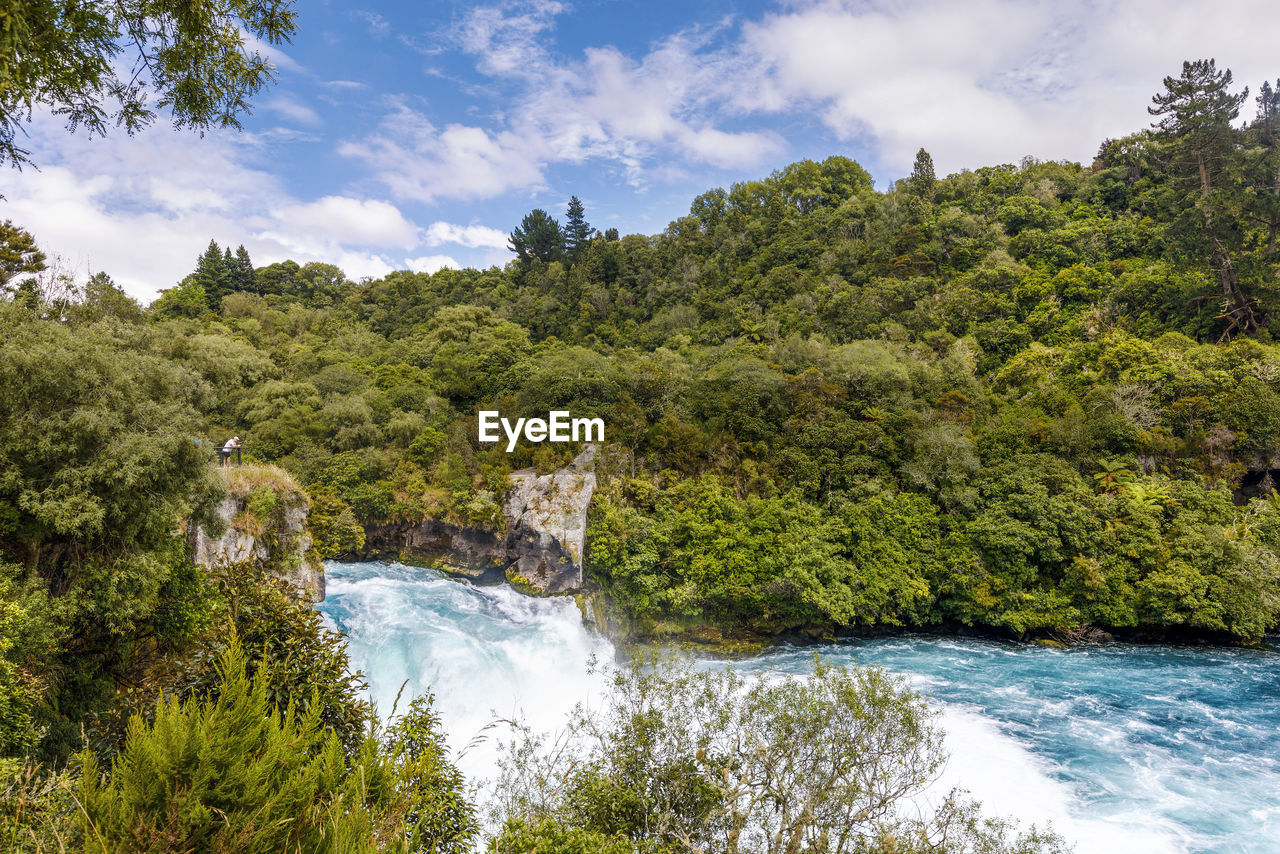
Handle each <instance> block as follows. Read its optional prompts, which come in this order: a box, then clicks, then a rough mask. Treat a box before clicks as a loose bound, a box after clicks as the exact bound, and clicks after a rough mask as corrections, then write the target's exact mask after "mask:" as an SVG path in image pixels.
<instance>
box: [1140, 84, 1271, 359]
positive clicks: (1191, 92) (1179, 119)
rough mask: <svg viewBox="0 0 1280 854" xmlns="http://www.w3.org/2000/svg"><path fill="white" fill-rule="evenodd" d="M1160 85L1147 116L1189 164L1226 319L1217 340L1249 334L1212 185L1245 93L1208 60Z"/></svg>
mask: <svg viewBox="0 0 1280 854" xmlns="http://www.w3.org/2000/svg"><path fill="white" fill-rule="evenodd" d="M1164 87H1165V91H1164V92H1161V93H1158V94H1156V95H1154V96H1152V98H1151V101H1152V105H1153V106H1150V107H1148V108H1147V112H1149V113H1150V114H1151V115H1153V116H1160V117H1161V118H1160V120H1159V121H1158V122H1156V123H1155V127H1157V128H1159V129H1160V130H1161V131H1162V132H1163V133H1164V134H1165V135H1167V136H1169V137H1170V138H1171V139H1172V140H1173V141H1174V143H1175V150H1177V151H1179V152H1180V153H1182V154H1183V155H1184V160H1185V161H1187V162H1188V163H1194V166H1195V177H1196V179H1197V180H1198V185H1199V199H1198V200H1197V202H1196V207H1197V208H1198V209H1199V211H1200V214H1201V219H1202V223H1203V228H1202V235H1203V239H1204V241H1205V243H1207V245H1208V248H1209V251H1210V259H1211V260H1210V264H1211V266H1212V267H1213V269H1214V271H1215V272H1216V273H1217V275H1218V280H1219V283H1220V285H1221V287H1222V295H1223V298H1224V300H1225V307H1224V313H1225V314H1226V315H1227V316H1228V317H1229V318H1230V326H1228V328H1227V330H1226V331H1225V332H1224V333H1223V336H1224V337H1227V336H1229V335H1230V334H1231V333H1232V332H1233V331H1235V330H1236V329H1240V330H1241V331H1243V332H1245V333H1251V332H1254V331H1255V330H1256V329H1257V328H1258V321H1257V317H1256V315H1255V312H1254V307H1253V304H1252V300H1251V299H1250V298H1249V296H1248V295H1247V294H1246V293H1245V291H1244V289H1243V287H1242V286H1241V284H1240V280H1239V276H1238V274H1237V271H1236V267H1235V264H1234V262H1233V260H1232V254H1231V246H1230V242H1231V237H1230V234H1229V232H1230V231H1231V229H1232V226H1233V224H1232V222H1231V219H1232V217H1231V215H1230V212H1229V211H1228V210H1227V206H1228V205H1229V204H1230V202H1231V201H1232V200H1231V199H1230V198H1229V196H1230V194H1229V193H1228V192H1227V191H1226V189H1225V188H1223V187H1221V186H1215V183H1217V182H1216V179H1218V178H1219V177H1220V176H1221V174H1222V172H1223V171H1224V170H1225V169H1226V168H1227V166H1228V163H1229V161H1230V159H1231V156H1232V154H1233V151H1234V148H1235V135H1234V132H1233V131H1232V128H1231V122H1232V121H1234V120H1235V118H1236V116H1237V115H1239V113H1240V105H1241V104H1242V103H1244V100H1245V98H1246V97H1248V94H1249V90H1248V89H1247V88H1246V89H1245V90H1244V91H1243V92H1240V93H1239V94H1232V93H1231V92H1230V87H1231V70H1230V69H1226V70H1224V71H1218V69H1217V66H1216V65H1215V64H1214V61H1213V60H1212V59H1198V60H1196V61H1194V62H1184V63H1182V74H1181V75H1180V76H1179V77H1166V78H1165V79H1164Z"/></svg>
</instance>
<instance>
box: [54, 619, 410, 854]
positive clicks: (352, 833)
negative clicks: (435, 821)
mask: <svg viewBox="0 0 1280 854" xmlns="http://www.w3.org/2000/svg"><path fill="white" fill-rule="evenodd" d="M246 664H247V661H246V659H245V655H244V653H243V651H242V650H241V649H240V647H239V645H238V644H234V643H233V644H232V645H231V646H230V647H229V648H228V650H227V651H226V652H225V653H224V654H223V655H222V658H221V661H220V663H219V669H220V671H221V675H222V682H221V685H220V687H219V692H218V697H217V699H216V700H211V701H202V700H198V699H192V700H188V701H187V702H185V703H179V702H178V700H177V699H172V700H170V701H169V702H168V703H160V704H158V705H157V708H156V710H155V718H154V721H153V722H151V723H147V722H146V721H145V719H144V718H143V717H141V716H136V717H135V718H134V719H133V720H132V721H131V722H130V726H129V734H128V737H127V740H126V742H125V745H124V749H123V750H122V751H121V752H120V753H119V754H118V755H117V756H116V758H115V761H114V762H113V764H112V767H111V768H110V770H109V771H108V773H106V774H105V775H104V774H101V773H100V772H99V769H98V764H97V760H96V758H95V757H94V756H93V754H92V753H89V752H87V751H86V752H85V753H82V754H81V755H80V758H81V760H82V762H83V766H84V767H83V773H82V775H81V778H80V780H79V785H78V789H79V791H78V802H79V803H80V804H81V806H82V811H81V815H80V821H81V822H82V825H83V831H84V841H85V850H86V851H91V852H98V854H109V852H110V854H116V852H119V854H123V852H155V854H160V852H170V851H172V852H178V851H223V852H228V854H230V852H243V854H250V852H263V854H266V852H274V851H286V850H290V851H294V850H297V851H333V852H338V851H341V852H352V854H355V852H366V851H367V852H370V854H373V852H375V851H378V850H380V847H379V846H377V845H376V844H375V842H374V840H375V837H376V836H378V835H380V834H379V831H380V830H383V828H381V827H380V825H381V824H382V822H381V821H379V818H380V816H379V815H378V812H379V810H378V809H377V808H378V801H380V800H384V799H388V798H389V795H390V793H391V791H392V790H393V786H394V771H393V769H392V768H391V767H389V763H387V761H386V760H385V759H384V758H383V757H381V756H379V755H378V754H377V753H376V752H374V751H373V750H372V749H369V750H364V751H360V752H358V753H357V755H356V756H355V757H353V758H354V759H355V762H354V763H353V766H354V767H351V768H348V767H347V758H346V756H345V755H344V753H343V749H342V742H341V740H340V739H339V738H338V736H337V735H336V734H335V733H334V732H333V730H331V729H329V728H328V727H326V726H324V724H323V723H322V722H321V720H320V710H319V707H318V706H313V707H312V708H311V709H309V710H307V711H302V710H300V709H299V708H298V707H297V706H295V705H294V704H293V703H289V704H288V706H287V707H286V708H275V707H274V703H273V701H272V699H271V698H270V696H269V694H268V683H267V680H266V679H265V678H263V677H262V676H255V677H254V678H252V679H250V678H249V677H248V676H247V675H246V672H245V668H246ZM384 832H385V831H384Z"/></svg>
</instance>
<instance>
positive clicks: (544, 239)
mask: <svg viewBox="0 0 1280 854" xmlns="http://www.w3.org/2000/svg"><path fill="white" fill-rule="evenodd" d="M507 245H508V246H509V247H510V249H511V250H512V251H513V252H515V253H516V255H517V256H518V257H519V259H520V260H521V261H522V262H524V263H528V262H530V261H533V260H535V259H536V260H538V261H543V262H545V263H551V262H552V261H560V260H563V259H564V233H563V232H562V231H561V230H560V223H559V222H557V221H556V220H554V219H552V218H551V215H550V214H548V213H547V212H546V211H544V210H542V209H541V208H537V209H535V210H532V211H529V213H528V214H526V215H525V218H524V219H523V220H521V221H520V227H519V228H517V229H516V230H515V231H513V232H511V240H510V242H509V243H508V244H507Z"/></svg>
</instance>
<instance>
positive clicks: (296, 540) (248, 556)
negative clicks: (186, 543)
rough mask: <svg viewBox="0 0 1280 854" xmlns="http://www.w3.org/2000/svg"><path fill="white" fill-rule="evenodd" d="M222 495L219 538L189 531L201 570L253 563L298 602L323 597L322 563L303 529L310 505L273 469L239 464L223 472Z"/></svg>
mask: <svg viewBox="0 0 1280 854" xmlns="http://www.w3.org/2000/svg"><path fill="white" fill-rule="evenodd" d="M224 477H225V478H226V480H227V497H226V498H225V499H223V501H222V503H221V504H220V505H219V506H218V516H219V518H220V519H222V521H223V522H224V523H225V524H226V529H225V531H224V532H223V533H222V535H221V536H219V537H212V536H210V535H209V534H208V533H207V532H206V531H205V530H203V529H202V528H200V527H198V526H196V527H193V528H192V529H191V531H190V532H189V536H190V537H191V545H192V552H193V559H194V560H195V561H196V563H199V564H202V565H204V566H206V567H214V566H232V565H235V564H239V563H244V562H246V561H255V562H257V563H259V564H260V565H262V566H264V567H267V568H268V569H270V570H271V571H272V572H273V573H275V574H276V575H277V576H278V577H280V578H282V579H283V580H284V581H285V582H287V583H288V585H289V586H290V587H291V588H292V589H293V590H294V592H295V594H296V595H297V597H298V598H299V599H302V600H304V601H306V602H319V601H320V600H322V599H324V565H323V564H322V563H321V561H320V559H319V558H318V556H316V554H315V552H314V551H313V549H312V540H311V533H310V532H309V531H308V530H307V515H308V513H309V512H310V501H309V500H308V499H307V494H306V492H304V491H303V490H302V488H301V487H300V486H298V485H297V484H296V483H295V482H294V481H293V478H291V477H290V476H289V475H288V473H286V472H285V471H284V470H283V469H280V468H277V467H275V466H241V467H238V468H234V469H228V470H226V471H225V473H224Z"/></svg>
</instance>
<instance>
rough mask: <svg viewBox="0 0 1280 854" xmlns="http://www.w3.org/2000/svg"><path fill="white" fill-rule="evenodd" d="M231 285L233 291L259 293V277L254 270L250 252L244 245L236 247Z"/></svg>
mask: <svg viewBox="0 0 1280 854" xmlns="http://www.w3.org/2000/svg"><path fill="white" fill-rule="evenodd" d="M231 285H232V289H233V290H237V291H246V292H248V293H253V294H256V293H258V292H259V291H258V276H257V274H256V273H255V272H254V270H253V261H251V260H250V259H249V250H247V249H245V248H244V244H241V245H240V246H238V247H236V255H235V258H234V259H233V260H232V261H231Z"/></svg>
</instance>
